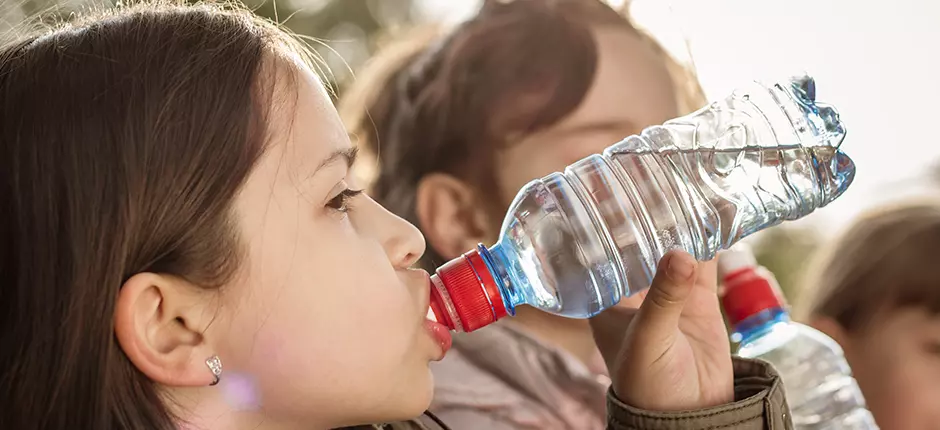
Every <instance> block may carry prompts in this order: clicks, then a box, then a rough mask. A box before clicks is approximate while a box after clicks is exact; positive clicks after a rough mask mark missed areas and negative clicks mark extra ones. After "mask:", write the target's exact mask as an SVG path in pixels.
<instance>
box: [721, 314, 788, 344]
mask: <svg viewBox="0 0 940 430" xmlns="http://www.w3.org/2000/svg"><path fill="white" fill-rule="evenodd" d="M789 322H790V313H789V312H787V310H786V309H785V308H783V307H772V308H768V309H764V310H762V311H760V312H758V313H756V314H754V315H751V316H749V317H747V318H745V319H744V320H742V321H741V322H739V323H738V324H735V325H734V327H733V333H732V334H731V340H732V341H734V342H739V343H747V342H750V341H752V340H754V339H756V338H758V337H760V336H762V335H764V334H766V333H768V332H769V331H771V330H772V329H773V328H774V326H776V325H777V324H781V323H789Z"/></svg>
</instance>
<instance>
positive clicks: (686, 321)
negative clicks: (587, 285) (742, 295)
mask: <svg viewBox="0 0 940 430" xmlns="http://www.w3.org/2000/svg"><path fill="white" fill-rule="evenodd" d="M658 267H659V270H658V271H657V273H656V276H655V278H654V279H653V284H652V286H651V287H650V289H649V290H648V291H647V292H646V294H645V298H644V296H643V295H642V294H641V295H638V296H635V297H631V298H629V299H625V300H624V301H623V302H621V304H620V305H618V306H615V307H613V308H611V309H608V310H607V311H605V312H603V313H602V314H600V315H598V316H596V317H594V318H592V319H591V328H592V329H593V331H594V340H595V341H596V342H597V346H598V347H599V348H600V351H601V353H602V354H603V355H604V359H605V360H606V362H607V368H608V369H609V371H610V374H611V379H612V381H613V389H614V392H615V393H616V394H617V397H618V398H620V400H622V401H623V402H625V403H627V404H628V405H630V406H633V407H636V408H640V409H645V410H650V411H685V410H693V409H703V408H707V407H712V406H717V405H721V404H725V403H730V402H732V401H733V400H734V371H733V369H732V365H731V353H730V351H731V347H730V343H729V341H728V334H727V332H726V329H725V324H724V320H723V318H722V315H721V310H720V308H719V301H718V296H717V284H718V280H717V263H716V262H715V261H709V262H704V263H699V262H697V261H695V259H694V258H692V256H690V255H689V254H687V253H684V252H680V251H671V252H669V253H667V254H666V256H664V257H663V258H662V260H660V262H659V266H658ZM640 303H642V304H640ZM638 305H639V309H636V307H637V306H638Z"/></svg>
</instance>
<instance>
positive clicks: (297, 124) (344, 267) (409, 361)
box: [207, 67, 443, 428]
mask: <svg viewBox="0 0 940 430" xmlns="http://www.w3.org/2000/svg"><path fill="white" fill-rule="evenodd" d="M297 69H298V70H296V73H297V76H298V85H297V88H296V89H297V98H296V105H293V104H292V103H290V102H291V101H292V97H293V94H291V95H290V96H289V97H280V98H276V99H278V100H281V101H284V100H285V99H286V100H287V103H284V105H285V106H286V107H287V108H278V109H275V110H274V111H273V114H272V120H271V124H270V127H271V131H272V133H271V134H272V136H271V137H272V139H271V142H270V143H269V148H268V150H267V152H266V153H265V156H264V157H263V158H262V159H261V160H260V161H259V162H258V164H257V165H256V167H255V170H254V171H253V173H252V174H251V175H250V177H249V179H248V181H247V183H246V185H245V186H244V188H243V189H242V191H241V194H240V195H239V196H238V198H237V199H236V204H235V211H234V212H235V214H236V215H237V216H236V218H237V221H238V223H237V225H238V229H239V230H240V231H239V233H240V238H241V241H242V244H243V245H244V247H245V249H246V252H245V258H244V264H243V266H242V267H241V269H240V272H239V274H238V277H237V279H236V280H235V281H234V282H233V283H232V284H231V285H228V286H226V287H225V289H223V292H222V294H221V296H220V297H221V300H222V305H221V307H220V310H219V315H218V317H217V319H216V320H215V322H213V323H212V325H211V326H210V328H209V330H208V332H207V339H210V340H211V339H215V341H214V343H215V344H216V345H215V347H216V348H217V350H218V355H219V357H220V358H221V359H222V362H223V366H224V373H223V376H222V382H221V383H220V385H219V386H218V387H216V388H217V389H219V390H221V391H220V393H222V395H223V397H224V399H225V401H226V402H225V403H226V405H227V406H229V407H231V408H235V409H236V410H242V411H245V412H260V413H262V414H263V416H264V417H265V425H270V424H275V423H277V422H279V421H283V422H285V423H290V422H298V423H299V422H303V423H306V424H307V427H306V428H318V427H320V426H322V427H335V426H343V425H350V424H358V423H362V422H366V421H372V422H378V421H383V420H395V419H404V418H410V417H414V416H417V415H420V414H421V413H422V412H423V411H424V410H425V409H426V408H427V406H428V404H429V403H430V400H431V394H432V387H433V381H432V376H431V372H430V371H429V369H428V363H429V362H430V361H432V360H438V359H440V358H441V357H442V355H443V351H442V347H441V346H440V344H439V342H437V341H435V340H434V338H433V337H432V335H431V333H430V332H429V328H428V327H427V324H426V322H427V321H426V317H425V316H426V314H427V310H428V294H429V292H428V285H429V284H428V275H427V274H426V273H425V272H424V271H421V270H413V269H410V266H411V265H412V263H414V262H415V261H416V260H417V259H418V258H419V257H420V256H421V255H422V253H423V252H424V246H425V244H424V239H423V238H422V236H421V234H420V233H419V232H418V230H417V229H416V228H414V227H413V226H412V225H411V224H409V223H407V222H405V221H404V220H402V219H400V218H398V217H396V216H394V215H392V214H391V213H389V212H388V211H386V210H385V209H384V208H382V207H381V206H379V205H378V204H376V203H375V202H374V201H372V200H371V199H370V198H369V197H367V196H364V195H355V196H353V195H352V194H353V193H352V192H353V191H355V190H358V188H357V184H354V183H351V180H350V171H349V167H350V164H351V163H352V160H353V158H354V151H353V148H352V147H351V146H350V142H349V140H348V138H347V135H346V133H345V131H344V129H343V126H342V124H341V123H340V121H339V118H338V116H337V114H336V111H335V110H334V108H333V106H332V104H331V102H330V99H329V97H328V96H327V94H326V93H325V91H324V89H323V87H322V86H321V84H320V83H319V81H318V79H317V78H316V77H315V76H314V74H313V73H312V72H311V71H310V70H308V69H307V68H306V67H297ZM351 417H352V418H351Z"/></svg>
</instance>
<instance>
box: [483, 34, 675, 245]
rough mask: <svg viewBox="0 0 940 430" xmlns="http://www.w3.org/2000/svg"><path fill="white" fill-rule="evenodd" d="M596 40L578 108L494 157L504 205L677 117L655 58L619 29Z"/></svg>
mask: <svg viewBox="0 0 940 430" xmlns="http://www.w3.org/2000/svg"><path fill="white" fill-rule="evenodd" d="M594 37H595V40H596V41H597V53H598V63H597V71H596V72H595V74H594V80H593V83H592V85H591V87H590V89H589V90H588V92H587V94H586V95H585V97H584V100H583V101H582V102H581V104H580V105H579V106H578V108H577V109H575V111H574V112H572V113H571V114H569V115H568V116H567V117H566V118H564V119H563V120H561V121H559V122H558V123H557V124H555V125H553V126H551V127H548V128H546V129H544V130H542V131H540V132H538V133H535V134H532V135H530V136H526V137H525V138H524V139H523V140H522V141H521V142H518V143H516V144H513V145H510V146H509V147H508V148H507V149H506V150H504V151H502V152H501V153H500V154H499V156H498V157H497V163H498V167H497V182H498V185H499V191H500V194H501V195H502V196H503V198H504V199H508V200H507V201H505V202H503V203H504V204H507V205H508V203H509V202H510V201H511V200H512V198H513V197H514V196H515V195H516V192H517V191H518V190H519V189H520V188H521V187H522V186H524V185H525V184H526V183H527V182H529V181H530V180H532V179H535V178H540V177H542V176H544V175H547V174H549V173H552V172H555V171H560V170H562V169H564V168H565V166H567V165H569V164H571V163H573V162H575V161H578V160H580V159H582V158H584V157H586V156H588V155H591V154H595V153H599V152H601V151H603V150H604V149H605V148H607V147H608V146H610V145H612V144H614V143H616V142H618V141H620V140H622V139H623V138H624V137H627V136H630V135H633V134H637V133H639V132H640V131H642V130H643V128H645V127H648V126H651V125H656V124H661V123H663V122H665V121H666V120H668V119H672V118H675V117H676V116H678V115H679V111H678V107H677V105H676V93H675V88H674V87H673V84H672V81H671V80H670V78H669V72H668V71H667V69H666V66H665V63H664V61H663V59H662V57H660V55H659V54H657V53H656V52H655V51H653V50H652V48H650V47H649V46H648V45H647V44H646V43H645V42H644V41H643V40H642V39H641V38H640V37H639V36H638V35H637V34H635V33H632V32H629V31H625V30H623V29H619V28H610V27H597V28H595V29H594ZM499 221H501V219H499ZM497 227H498V226H497Z"/></svg>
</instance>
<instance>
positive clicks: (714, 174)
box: [431, 76, 855, 331]
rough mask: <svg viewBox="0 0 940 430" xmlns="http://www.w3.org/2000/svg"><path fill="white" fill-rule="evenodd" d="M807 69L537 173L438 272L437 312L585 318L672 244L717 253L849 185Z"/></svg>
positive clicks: (834, 128) (463, 321)
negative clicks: (488, 239) (535, 311)
mask: <svg viewBox="0 0 940 430" xmlns="http://www.w3.org/2000/svg"><path fill="white" fill-rule="evenodd" d="M815 98H816V88H815V82H814V81H813V79H812V78H810V77H808V76H802V77H798V78H793V79H790V80H787V81H784V82H780V83H776V84H772V85H762V84H760V83H756V82H755V83H752V84H750V85H749V86H746V87H744V88H742V89H739V90H736V91H734V92H733V93H732V94H731V95H730V96H729V97H727V98H726V99H724V100H723V101H719V102H714V103H712V104H711V105H709V106H706V107H704V108H702V109H700V110H698V111H696V112H694V113H692V114H690V115H687V116H684V117H681V118H677V119H674V120H671V121H668V122H666V123H665V124H663V125H661V126H654V127H649V128H647V129H645V130H644V131H643V132H642V133H641V134H640V135H637V136H630V137H628V138H626V139H624V140H623V141H621V142H619V143H617V144H614V145H613V146H611V147H609V148H607V149H606V150H605V151H604V153H603V154H598V155H592V156H589V157H587V158H585V159H583V160H580V161H578V162H576V163H574V164H572V165H571V166H568V167H567V168H566V169H565V171H564V172H563V173H562V172H558V173H552V174H550V175H548V176H545V177H543V178H541V179H538V180H535V181H532V182H530V183H529V184H528V185H527V186H526V187H524V188H523V189H522V190H521V191H520V192H519V194H518V195H517V196H516V198H515V201H514V202H513V203H512V206H511V207H510V209H509V212H508V214H507V215H506V219H505V221H504V223H503V227H502V232H501V234H500V238H499V241H498V242H497V243H496V244H495V245H493V246H492V247H490V248H486V247H485V246H483V245H480V246H479V247H478V248H477V249H475V250H472V251H470V252H468V253H466V254H465V255H463V256H462V257H459V258H457V259H454V260H452V261H450V262H449V263H447V264H445V265H444V266H442V267H441V268H439V269H438V270H437V273H436V275H434V276H432V277H431V280H432V288H431V311H433V313H434V315H435V317H436V318H437V320H438V321H439V322H441V323H442V324H444V325H446V326H448V327H449V328H451V329H452V330H458V331H473V330H475V329H477V328H480V327H483V326H485V325H487V324H490V323H492V322H494V321H496V320H497V319H499V318H502V317H504V316H506V315H513V314H514V312H515V308H516V307H517V306H520V305H523V304H525V305H529V306H534V307H536V308H539V309H541V310H544V311H546V312H550V313H553V314H558V315H563V316H567V317H573V318H587V317H591V316H593V315H596V314H598V313H599V312H601V311H602V310H604V309H606V308H608V307H610V306H613V305H614V304H616V303H617V302H619V301H620V299H621V298H623V297H626V296H630V295H632V294H635V293H636V292H638V291H641V290H644V289H646V288H648V287H649V285H650V283H651V281H652V277H653V274H654V273H655V271H656V264H657V262H658V261H659V259H660V258H661V257H662V256H663V255H664V254H665V253H666V252H667V251H669V250H671V249H673V248H680V249H683V250H685V251H687V252H689V253H690V254H692V255H693V256H695V257H696V258H697V259H699V260H709V259H711V258H713V257H714V256H715V253H716V252H718V251H719V250H720V249H723V248H728V247H730V246H731V245H732V244H733V243H735V242H736V241H738V240H739V239H741V238H743V237H745V236H747V235H749V234H751V233H754V232H756V231H759V230H761V229H765V228H767V227H770V226H773V225H776V224H779V223H780V222H782V221H785V220H794V219H797V218H800V217H803V216H805V215H807V214H809V213H810V212H812V211H813V210H815V209H816V208H819V207H822V206H825V205H826V204H828V203H829V202H831V201H832V200H834V199H836V198H837V197H838V196H839V195H841V194H842V193H843V192H844V191H845V189H846V188H847V187H848V186H849V184H850V183H851V182H852V178H853V176H854V173H855V166H854V164H853V163H852V160H851V159H850V158H849V157H848V156H846V155H845V154H843V153H842V152H841V151H840V150H839V146H840V144H841V143H842V140H843V138H844V137H845V129H844V128H843V126H842V123H841V122H840V120H839V115H838V114H837V113H836V111H835V109H833V108H832V107H830V106H827V105H824V104H822V103H817V102H816V101H815Z"/></svg>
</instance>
